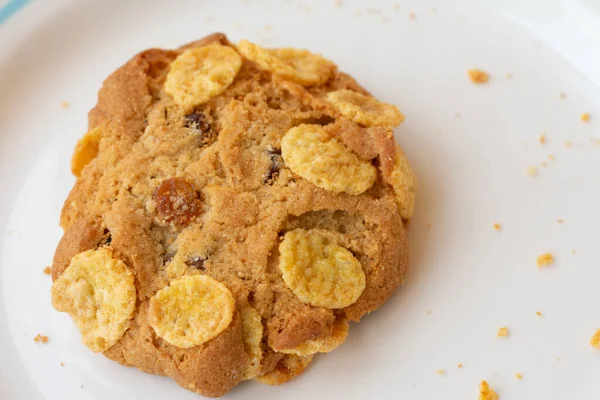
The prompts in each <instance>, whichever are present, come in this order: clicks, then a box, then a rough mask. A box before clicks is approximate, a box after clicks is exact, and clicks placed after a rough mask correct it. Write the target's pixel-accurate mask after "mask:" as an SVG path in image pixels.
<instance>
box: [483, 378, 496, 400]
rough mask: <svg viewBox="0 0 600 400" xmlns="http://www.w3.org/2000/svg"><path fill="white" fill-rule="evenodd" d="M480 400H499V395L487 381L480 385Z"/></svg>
mask: <svg viewBox="0 0 600 400" xmlns="http://www.w3.org/2000/svg"><path fill="white" fill-rule="evenodd" d="M479 400H498V395H497V394H496V392H494V391H493V390H492V388H490V385H489V384H488V383H487V382H486V381H481V383H480V384H479Z"/></svg>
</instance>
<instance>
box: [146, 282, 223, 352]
mask: <svg viewBox="0 0 600 400" xmlns="http://www.w3.org/2000/svg"><path fill="white" fill-rule="evenodd" d="M148 310H149V319H150V325H151V326H152V328H154V331H155V332H156V334H157V335H158V336H160V337H161V338H163V339H164V340H165V341H167V342H168V343H170V344H172V345H173V346H177V347H180V348H184V349H187V348H190V347H194V346H198V345H200V344H202V343H205V342H207V341H209V340H210V339H212V338H214V337H215V336H217V335H218V334H219V333H221V332H222V331H223V330H224V329H225V328H227V327H228V326H229V324H230V323H231V321H232V319H233V312H234V310H235V303H234V300H233V295H232V294H231V292H230V291H229V289H227V287H226V286H225V285H223V284H222V283H221V282H219V281H216V280H215V279H213V278H211V277H209V276H207V275H188V276H184V277H183V278H180V279H175V280H173V281H171V283H170V284H169V286H167V287H164V288H162V289H161V290H159V291H158V292H157V293H156V294H155V295H154V297H152V298H151V299H150V305H149V308H148Z"/></svg>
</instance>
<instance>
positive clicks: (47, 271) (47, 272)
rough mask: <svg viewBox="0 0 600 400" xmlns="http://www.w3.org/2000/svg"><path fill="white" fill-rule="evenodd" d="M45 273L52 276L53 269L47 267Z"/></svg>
mask: <svg viewBox="0 0 600 400" xmlns="http://www.w3.org/2000/svg"><path fill="white" fill-rule="evenodd" d="M44 273H45V274H46V275H50V273H52V269H51V268H50V267H46V268H44Z"/></svg>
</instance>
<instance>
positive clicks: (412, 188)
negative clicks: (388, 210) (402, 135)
mask: <svg viewBox="0 0 600 400" xmlns="http://www.w3.org/2000/svg"><path fill="white" fill-rule="evenodd" d="M395 164H396V165H395V167H394V171H393V172H392V175H391V181H392V186H393V187H394V193H395V194H396V204H398V211H399V213H400V216H401V217H402V218H404V219H410V218H412V215H413V211H414V209H415V196H416V191H417V176H416V175H415V173H414V171H413V169H412V168H411V167H410V164H409V163H408V160H407V159H406V157H405V156H404V153H403V152H402V149H401V148H400V146H396V162H395Z"/></svg>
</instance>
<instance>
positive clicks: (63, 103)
mask: <svg viewBox="0 0 600 400" xmlns="http://www.w3.org/2000/svg"><path fill="white" fill-rule="evenodd" d="M69 106H70V104H69V102H68V101H62V102H61V103H60V108H69Z"/></svg>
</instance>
